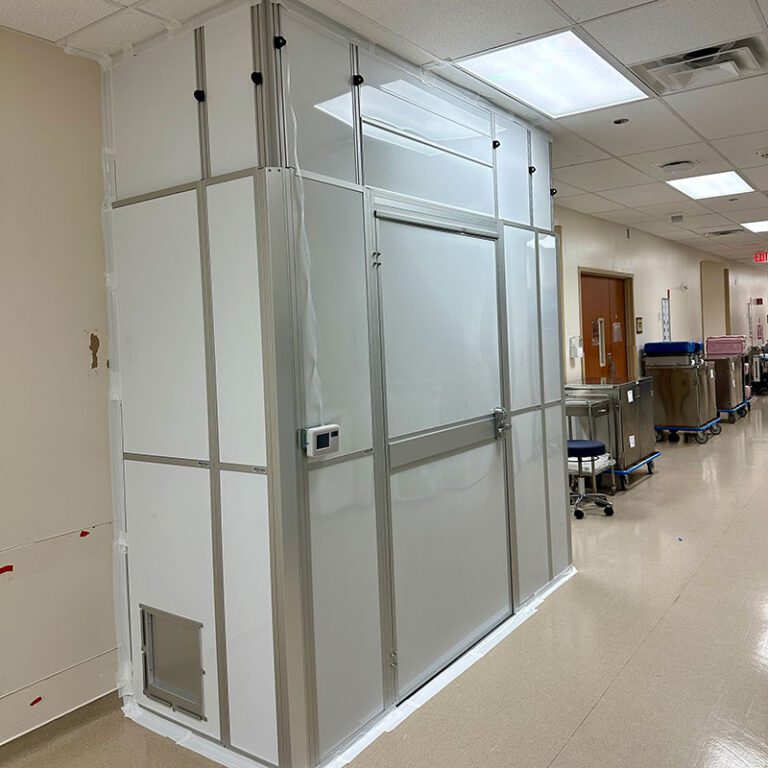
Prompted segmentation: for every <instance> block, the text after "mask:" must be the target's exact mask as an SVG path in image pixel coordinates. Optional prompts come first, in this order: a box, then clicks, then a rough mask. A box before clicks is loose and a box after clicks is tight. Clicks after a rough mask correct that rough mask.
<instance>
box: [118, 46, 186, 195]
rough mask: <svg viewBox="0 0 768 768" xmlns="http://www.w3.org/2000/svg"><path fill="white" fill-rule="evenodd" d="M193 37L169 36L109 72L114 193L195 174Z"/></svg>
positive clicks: (146, 188)
mask: <svg viewBox="0 0 768 768" xmlns="http://www.w3.org/2000/svg"><path fill="white" fill-rule="evenodd" d="M196 87H197V86H196V75H195V48H194V35H193V34H192V33H191V32H187V33H184V34H181V35H178V36H177V37H174V38H171V39H170V40H169V41H167V42H166V43H164V44H163V45H158V46H157V47H155V48H151V49H150V50H148V51H145V52H144V53H142V54H140V55H139V56H132V57H130V58H128V59H127V60H126V61H124V62H121V63H120V64H118V65H117V66H116V67H115V68H114V70H113V74H112V104H113V110H114V135H115V151H116V156H115V161H116V166H117V173H116V176H117V196H118V197H121V198H124V197H130V196H132V195H138V194H141V193H143V192H151V191H153V190H156V189H163V188H165V187H171V186H173V185H174V184H181V183H183V182H185V181H193V180H194V179H196V178H199V177H200V149H199V139H198V126H197V110H198V107H197V101H195V98H194V96H193V93H194V91H195V88H196Z"/></svg>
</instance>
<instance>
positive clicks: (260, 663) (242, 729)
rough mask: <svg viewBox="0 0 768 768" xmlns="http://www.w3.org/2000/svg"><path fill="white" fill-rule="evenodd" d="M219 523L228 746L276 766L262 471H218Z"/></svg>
mask: <svg viewBox="0 0 768 768" xmlns="http://www.w3.org/2000/svg"><path fill="white" fill-rule="evenodd" d="M221 526H222V547H223V550H224V558H223V559H224V603H225V613H226V619H227V622H226V623H227V670H228V673H229V674H228V678H229V705H230V706H229V713H230V725H231V731H232V744H233V745H234V746H235V747H237V748H238V749H242V750H244V751H245V752H247V753H248V754H250V755H254V756H255V757H260V758H261V759H263V760H268V761H269V762H271V763H275V764H277V703H276V699H275V662H274V658H275V657H274V647H273V637H272V576H271V568H270V556H269V505H268V501H267V477H266V475H252V474H248V473H246V472H222V473H221Z"/></svg>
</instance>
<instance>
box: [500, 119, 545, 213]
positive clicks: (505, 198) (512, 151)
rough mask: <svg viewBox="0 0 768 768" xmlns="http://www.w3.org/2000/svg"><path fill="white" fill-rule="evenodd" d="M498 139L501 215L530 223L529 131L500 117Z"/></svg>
mask: <svg viewBox="0 0 768 768" xmlns="http://www.w3.org/2000/svg"><path fill="white" fill-rule="evenodd" d="M496 138H497V140H498V141H499V142H501V145H500V146H499V147H498V149H497V150H496V183H497V185H498V190H499V217H500V218H502V219H508V220H509V221H516V222H519V223H520V224H530V223H531V185H530V179H529V177H530V174H529V173H528V165H529V163H528V130H527V129H526V128H524V127H523V126H522V125H520V124H519V123H515V122H513V121H512V120H504V119H503V118H501V117H497V118H496ZM537 191H538V190H537ZM547 194H549V191H547Z"/></svg>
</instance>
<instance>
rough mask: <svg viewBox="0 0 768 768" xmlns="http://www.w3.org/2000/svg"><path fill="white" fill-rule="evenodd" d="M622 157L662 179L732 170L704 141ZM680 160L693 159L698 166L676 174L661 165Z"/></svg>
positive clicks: (634, 165)
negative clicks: (663, 168) (665, 169)
mask: <svg viewBox="0 0 768 768" xmlns="http://www.w3.org/2000/svg"><path fill="white" fill-rule="evenodd" d="M621 159H622V160H623V161H624V162H625V163H629V164H630V165H631V166H632V167H633V168H637V169H638V170H639V171H643V172H644V173H647V174H648V175H649V176H653V177H654V178H656V179H659V180H660V181H666V180H667V179H680V178H683V177H685V176H699V175H701V174H705V173H720V172H721V171H730V170H732V168H731V165H730V163H728V161H727V160H723V158H722V157H720V155H718V154H717V152H715V150H713V149H712V147H710V146H709V145H708V144H705V143H704V142H699V143H697V144H685V145H683V146H681V147H669V148H668V149H656V150H654V151H653V152H639V153H637V154H634V155H623V156H622V158H621ZM678 160H692V161H694V162H695V163H696V167H695V168H694V169H693V170H691V171H687V172H686V173H676V174H674V175H672V174H671V173H668V172H667V171H664V170H662V169H661V168H660V167H659V166H660V165H663V164H664V163H672V162H675V161H678Z"/></svg>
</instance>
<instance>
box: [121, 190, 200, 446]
mask: <svg viewBox="0 0 768 768" xmlns="http://www.w3.org/2000/svg"><path fill="white" fill-rule="evenodd" d="M113 240H114V248H115V263H116V272H117V311H118V328H119V345H120V360H119V374H120V386H121V392H122V404H123V448H124V450H126V451H128V452H129V453H148V454H154V455H157V456H176V457H183V458H190V459H207V458H208V415H207V414H208V406H207V394H206V385H205V342H204V335H203V299H202V286H201V281H200V251H199V246H198V232H197V198H196V195H195V193H194V192H183V193H181V194H178V195H170V196H169V197H161V198H158V199H156V200H149V201H147V202H145V203H137V204H136V205H129V206H126V207H125V208H118V209H117V210H115V212H114V215H113Z"/></svg>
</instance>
